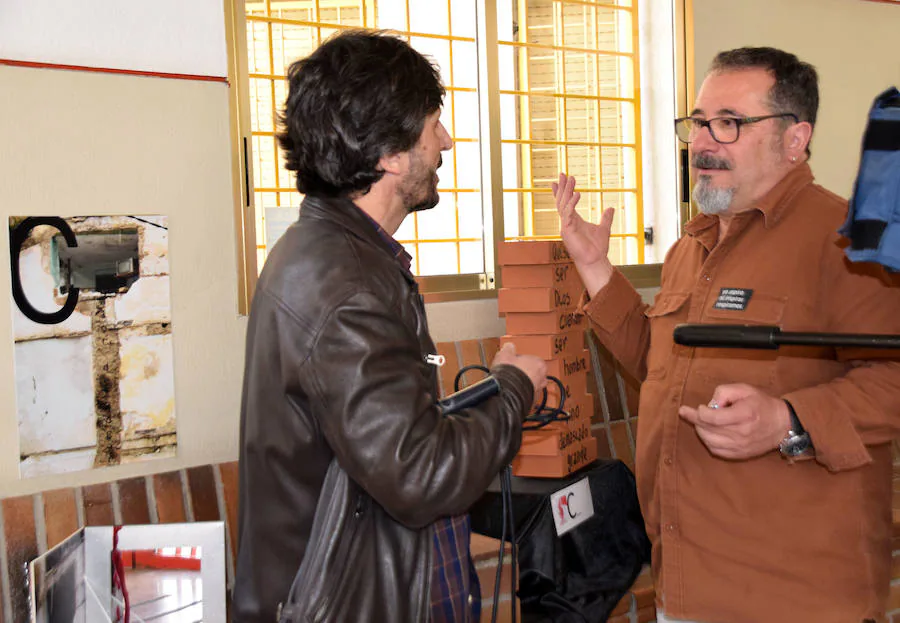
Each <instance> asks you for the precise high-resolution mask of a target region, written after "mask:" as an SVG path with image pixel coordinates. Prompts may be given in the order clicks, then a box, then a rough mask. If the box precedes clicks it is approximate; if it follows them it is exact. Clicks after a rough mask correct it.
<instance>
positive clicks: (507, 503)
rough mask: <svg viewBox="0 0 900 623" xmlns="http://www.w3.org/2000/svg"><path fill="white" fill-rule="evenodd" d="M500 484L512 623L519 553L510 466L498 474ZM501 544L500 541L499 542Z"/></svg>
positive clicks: (514, 610)
mask: <svg viewBox="0 0 900 623" xmlns="http://www.w3.org/2000/svg"><path fill="white" fill-rule="evenodd" d="M500 477H501V484H500V491H501V495H503V496H505V497H504V500H503V507H504V508H506V509H507V512H506V513H504V514H505V515H506V516H507V518H508V519H509V544H510V556H511V557H512V560H511V563H512V569H511V573H510V575H509V598H510V608H511V610H512V623H516V584H517V580H518V578H519V570H518V568H517V567H518V560H519V555H518V552H517V551H516V550H517V548H518V544H519V543H518V539H517V538H516V521H515V514H514V513H513V512H512V508H513V499H512V467H509V466H506V467H505V468H503V471H502V472H501V474H500ZM501 546H502V542H501Z"/></svg>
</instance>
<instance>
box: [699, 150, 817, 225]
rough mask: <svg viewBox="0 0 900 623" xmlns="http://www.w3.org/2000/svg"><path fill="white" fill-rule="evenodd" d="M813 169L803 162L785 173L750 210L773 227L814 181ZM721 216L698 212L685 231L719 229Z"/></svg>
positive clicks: (765, 223)
mask: <svg viewBox="0 0 900 623" xmlns="http://www.w3.org/2000/svg"><path fill="white" fill-rule="evenodd" d="M813 179H814V178H813V174H812V169H810V168H809V164H807V163H803V164H802V165H800V166H798V167H797V168H796V169H794V170H793V171H791V172H790V173H788V174H787V175H785V176H784V177H783V178H782V179H781V181H780V182H778V183H777V184H775V186H774V187H773V188H772V190H770V191H769V192H768V193H766V194H765V195H763V197H761V198H760V199H759V200H758V201H757V202H756V203H755V204H754V205H753V206H751V208H750V209H749V210H747V211H748V212H752V211H756V212H760V213H762V215H763V219H764V225H765V227H766V229H769V228H771V227H773V226H774V225H775V224H776V223H777V222H778V221H780V220H781V219H782V218H783V217H784V215H785V213H786V211H787V210H788V209H790V205H791V199H793V198H794V196H795V195H796V194H797V193H799V192H800V191H801V190H803V189H804V188H806V187H807V186H809V185H810V184H812V183H813ZM718 225H719V217H718V216H716V215H709V214H702V213H701V214H698V215H697V216H695V217H694V218H692V219H691V220H690V221H688V223H687V224H686V225H685V226H684V233H686V234H688V235H689V236H694V237H700V235H701V234H702V232H704V231H707V230H709V229H710V228H712V227H713V226H715V231H718Z"/></svg>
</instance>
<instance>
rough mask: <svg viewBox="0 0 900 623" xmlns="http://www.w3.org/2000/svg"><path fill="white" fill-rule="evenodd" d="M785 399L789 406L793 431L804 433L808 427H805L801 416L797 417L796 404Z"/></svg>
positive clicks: (799, 433) (797, 433)
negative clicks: (801, 421)
mask: <svg viewBox="0 0 900 623" xmlns="http://www.w3.org/2000/svg"><path fill="white" fill-rule="evenodd" d="M782 400H784V404H786V405H787V408H788V417H790V418H791V432H792V433H794V434H795V435H802V434H804V433H805V432H806V429H805V428H803V424H801V423H800V418H798V417H797V412H796V411H795V410H794V405H792V404H791V402H790V401H789V400H785V399H784V398H782Z"/></svg>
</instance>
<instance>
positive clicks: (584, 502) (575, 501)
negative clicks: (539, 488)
mask: <svg viewBox="0 0 900 623" xmlns="http://www.w3.org/2000/svg"><path fill="white" fill-rule="evenodd" d="M550 511H551V512H552V513H553V523H554V524H555V525H556V535H557V536H562V535H563V534H565V533H566V532H568V531H569V530H571V529H572V528H574V527H576V526H580V525H581V524H583V523H584V522H585V521H587V520H588V519H590V518H591V517H593V516H594V501H593V499H591V487H590V485H589V484H588V479H587V478H582V479H581V480H579V481H578V482H576V483H574V484H571V485H569V486H568V487H566V488H565V489H560V490H559V491H557V492H556V493H554V494H553V495H551V496H550Z"/></svg>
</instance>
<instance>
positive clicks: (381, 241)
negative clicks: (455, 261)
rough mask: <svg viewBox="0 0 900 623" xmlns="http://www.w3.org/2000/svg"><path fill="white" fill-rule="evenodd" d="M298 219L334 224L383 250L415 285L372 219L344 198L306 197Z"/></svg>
mask: <svg viewBox="0 0 900 623" xmlns="http://www.w3.org/2000/svg"><path fill="white" fill-rule="evenodd" d="M300 218H301V220H302V219H306V218H312V219H321V220H323V221H328V222H331V223H335V224H336V225H338V226H339V227H341V228H343V229H344V230H346V231H348V232H349V233H350V234H352V235H353V236H355V237H356V238H359V239H360V240H362V241H364V242H367V243H369V244H372V245H374V246H376V247H378V248H379V249H381V250H383V251H384V252H385V253H386V254H387V256H388V257H390V258H391V262H393V263H394V264H396V265H397V267H398V268H400V269H401V272H402V273H403V274H404V276H405V277H406V278H407V280H408V281H409V282H410V283H415V277H413V275H412V273H411V272H410V271H409V270H406V269H404V268H403V266H402V265H401V264H400V262H399V261H398V260H397V259H396V257H395V256H394V250H393V249H392V248H391V244H390V242H389V241H388V239H387V238H385V237H384V236H382V235H381V234H380V233H378V230H377V229H376V227H375V225H374V224H373V223H372V218H371V217H370V216H369V215H367V214H366V213H365V212H363V211H362V209H361V208H359V206H357V205H356V204H355V203H353V202H352V201H351V200H350V199H347V198H345V197H313V196H310V195H307V196H306V197H304V198H303V203H301V204H300Z"/></svg>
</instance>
